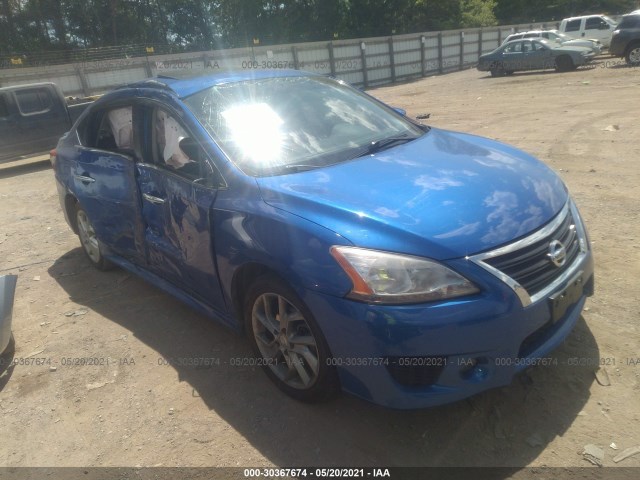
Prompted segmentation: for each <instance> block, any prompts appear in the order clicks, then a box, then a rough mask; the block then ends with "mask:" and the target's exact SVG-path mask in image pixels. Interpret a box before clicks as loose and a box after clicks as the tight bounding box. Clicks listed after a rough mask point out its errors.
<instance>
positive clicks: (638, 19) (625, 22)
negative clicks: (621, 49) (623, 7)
mask: <svg viewBox="0 0 640 480" xmlns="http://www.w3.org/2000/svg"><path fill="white" fill-rule="evenodd" d="M618 28H640V15H632V16H630V17H623V18H622V21H621V22H620V25H618Z"/></svg>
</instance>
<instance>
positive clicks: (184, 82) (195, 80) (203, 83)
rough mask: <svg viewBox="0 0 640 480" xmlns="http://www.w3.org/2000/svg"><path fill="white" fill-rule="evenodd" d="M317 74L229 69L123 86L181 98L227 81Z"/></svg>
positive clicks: (295, 71)
mask: <svg viewBox="0 0 640 480" xmlns="http://www.w3.org/2000/svg"><path fill="white" fill-rule="evenodd" d="M313 76H317V75H316V74H313V73H309V72H301V71H299V70H249V71H227V72H221V73H216V74H213V75H204V76H200V77H192V78H185V79H179V78H172V77H164V76H158V77H154V78H150V79H146V80H142V81H140V82H136V83H132V84H129V85H125V86H124V87H122V88H140V87H153V88H164V89H169V90H171V91H173V92H174V93H175V94H176V95H177V96H178V97H179V98H186V97H189V96H191V95H193V94H195V93H198V92H201V91H203V90H206V89H208V88H211V87H214V86H216V85H223V84H226V83H236V82H243V81H246V80H256V79H257V80H259V79H263V78H279V77H280V78H281V77H313Z"/></svg>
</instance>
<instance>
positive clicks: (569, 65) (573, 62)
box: [478, 39, 595, 77]
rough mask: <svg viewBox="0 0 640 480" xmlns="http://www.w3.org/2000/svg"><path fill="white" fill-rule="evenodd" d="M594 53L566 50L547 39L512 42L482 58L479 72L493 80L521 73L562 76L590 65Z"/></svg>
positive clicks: (584, 50) (581, 50)
mask: <svg viewBox="0 0 640 480" xmlns="http://www.w3.org/2000/svg"><path fill="white" fill-rule="evenodd" d="M594 56H595V55H594V53H593V52H592V51H591V50H589V49H588V48H583V47H566V46H564V45H560V44H559V43H556V42H551V41H549V40H544V39H534V40H529V39H527V40H512V41H510V42H507V43H505V44H504V45H502V46H500V47H498V48H496V49H495V50H494V51H493V52H491V53H487V54H485V55H482V56H481V57H480V60H479V62H478V70H480V71H481V72H491V76H493V77H500V76H502V75H510V74H512V73H513V72H516V71H521V70H544V69H547V68H555V69H556V70H557V71H559V72H566V71H568V70H575V69H576V68H578V67H579V66H581V65H585V64H586V63H588V62H590V61H591V60H592V59H593V57H594Z"/></svg>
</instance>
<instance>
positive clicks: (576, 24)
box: [565, 18, 582, 32]
mask: <svg viewBox="0 0 640 480" xmlns="http://www.w3.org/2000/svg"><path fill="white" fill-rule="evenodd" d="M581 23H582V19H580V18H578V19H577V20H571V21H569V22H567V26H566V28H565V32H579V31H580V24H581Z"/></svg>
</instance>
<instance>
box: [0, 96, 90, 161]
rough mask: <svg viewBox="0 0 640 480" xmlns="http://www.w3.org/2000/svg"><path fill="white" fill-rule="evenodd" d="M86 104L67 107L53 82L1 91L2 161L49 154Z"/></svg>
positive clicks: (0, 156)
mask: <svg viewBox="0 0 640 480" xmlns="http://www.w3.org/2000/svg"><path fill="white" fill-rule="evenodd" d="M87 105H88V103H83V104H78V105H73V106H67V102H66V100H65V98H64V95H63V94H62V92H61V91H60V89H59V88H58V87H57V86H56V85H55V84H53V83H37V84H31V85H19V86H15V87H5V88H0V162H6V161H11V160H17V159H19V158H20V157H23V156H26V155H35V154H38V153H47V152H48V151H49V150H51V149H52V148H54V147H55V146H56V143H57V142H58V139H59V138H60V136H61V135H62V134H63V133H65V132H67V131H68V130H69V129H70V128H71V125H72V124H73V122H74V121H75V120H76V119H77V118H78V117H79V116H80V114H81V113H82V111H83V110H84V109H85V108H86V106H87Z"/></svg>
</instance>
